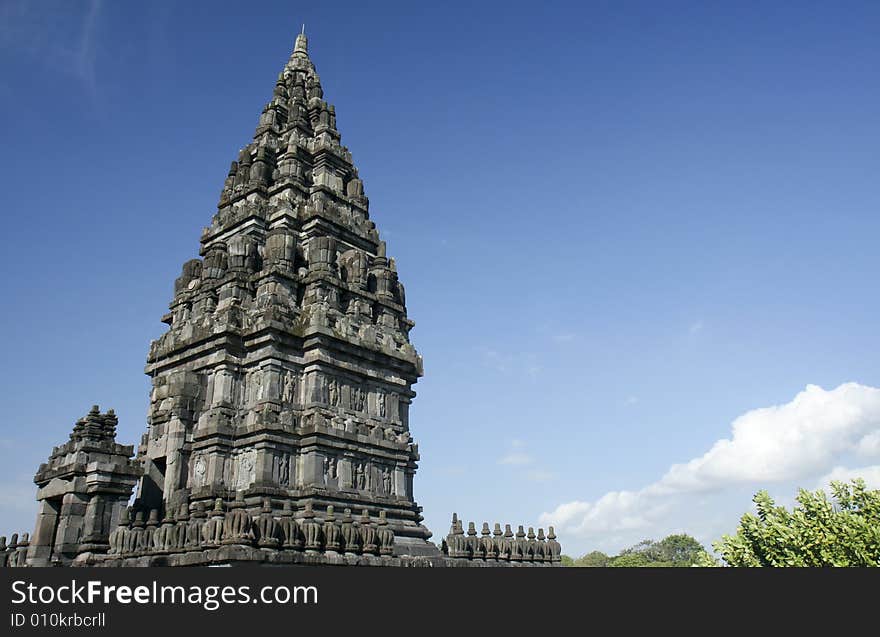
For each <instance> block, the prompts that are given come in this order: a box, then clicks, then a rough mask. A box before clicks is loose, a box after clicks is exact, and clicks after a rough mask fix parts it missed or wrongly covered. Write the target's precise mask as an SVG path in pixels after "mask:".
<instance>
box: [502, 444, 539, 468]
mask: <svg viewBox="0 0 880 637" xmlns="http://www.w3.org/2000/svg"><path fill="white" fill-rule="evenodd" d="M509 446H510V450H509V451H508V452H507V453H506V454H505V455H504V456H502V457H501V458H499V459H498V464H511V465H520V466H521V465H526V464H531V463H532V457H531V456H530V455H529V454H528V453H527V452H526V450H525V446H526V445H525V443H524V442H523V441H522V440H511V441H510V444H509Z"/></svg>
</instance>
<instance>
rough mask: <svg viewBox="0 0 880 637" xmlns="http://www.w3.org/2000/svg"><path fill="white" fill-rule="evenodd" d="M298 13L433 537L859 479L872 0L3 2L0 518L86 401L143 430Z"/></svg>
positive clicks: (738, 502) (699, 514)
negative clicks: (362, 223)
mask: <svg viewBox="0 0 880 637" xmlns="http://www.w3.org/2000/svg"><path fill="white" fill-rule="evenodd" d="M303 22H304V23H305V24H306V29H307V33H308V35H309V39H310V52H311V56H312V59H313V60H314V62H315V64H316V66H317V68H318V71H319V73H320V74H321V79H322V83H323V85H324V89H325V96H326V98H327V99H328V100H329V101H330V102H332V103H334V104H335V105H336V110H337V115H338V125H339V128H340V131H341V132H342V135H343V143H345V144H346V145H347V146H348V147H349V148H350V149H351V151H352V153H353V155H354V159H355V162H356V164H357V165H358V167H359V168H360V174H361V176H362V177H363V178H364V180H365V187H366V192H367V194H368V195H369V197H370V200H371V214H372V217H373V219H374V220H375V221H376V223H377V225H378V227H379V229H380V232H381V235H382V237H383V238H384V239H385V240H386V241H387V242H388V250H389V254H390V255H391V256H394V257H395V258H396V259H397V263H398V268H399V271H400V275H401V279H402V280H403V281H404V283H405V284H406V286H407V302H408V306H409V314H410V316H411V317H412V318H413V319H414V320H415V321H416V327H415V329H414V330H413V332H412V339H413V342H414V344H415V345H416V347H417V348H418V349H419V351H420V353H421V354H422V355H423V356H424V359H425V376H424V378H423V379H421V380H420V381H419V383H418V385H417V386H416V390H417V392H418V397H417V398H416V400H415V402H414V405H413V410H412V418H411V422H412V430H413V435H414V437H415V438H416V440H417V441H418V442H419V444H420V449H421V453H422V461H421V468H420V470H419V473H418V475H417V478H416V486H415V488H416V497H417V500H418V501H419V503H420V504H421V505H422V506H423V507H424V509H425V516H426V521H427V524H428V525H429V527H430V528H431V529H432V530H433V531H434V533H435V539H439V536H441V535H445V533H446V532H447V529H448V525H449V522H448V520H449V517H450V514H451V513H452V511H457V512H458V513H459V514H460V515H462V516H463V517H464V519H465V520H471V519H473V520H474V521H477V522H482V521H483V520H486V521H489V522H494V521H496V520H497V521H499V522H502V523H503V522H510V523H515V524H519V523H523V524H527V525H529V524H534V525H535V526H537V525H538V523H539V521H540V522H541V523H543V524H546V523H547V522H550V521H554V522H556V524H557V525H558V526H559V527H560V529H562V530H563V532H562V533H561V534H560V535H561V541H562V543H563V547H564V550H565V551H566V552H568V553H571V554H579V553H583V552H585V551H587V550H590V549H592V548H603V549H605V550H608V551H614V550H617V549H620V548H622V547H624V546H626V545H628V544H632V543H635V542H636V541H638V540H640V539H642V538H643V537H661V536H662V535H665V534H666V533H669V532H673V531H686V532H690V533H692V534H694V535H696V536H697V537H698V538H699V539H700V540H701V541H704V542H709V541H711V540H714V539H717V538H718V537H719V536H720V534H721V533H724V532H731V531H733V530H734V528H735V526H736V522H737V520H738V517H739V515H740V514H741V513H742V512H743V511H745V510H747V509H748V508H749V507H750V502H749V499H750V496H751V494H752V493H754V491H755V490H757V489H758V488H761V487H766V488H768V489H770V491H771V493H773V494H774V495H777V496H778V497H779V498H780V499H781V500H783V501H790V499H791V496H793V495H794V490H795V488H796V487H797V486H804V487H807V488H815V487H818V486H820V485H821V484H823V483H824V481H825V480H826V479H827V478H828V476H829V475H832V474H833V475H835V476H846V475H852V474H853V472H855V473H856V474H859V475H865V476H867V477H869V478H871V476H876V477H877V478H880V468H878V464H880V433H877V432H878V431H880V405H878V402H880V401H878V399H877V392H880V390H876V389H874V388H875V387H878V386H880V369H878V366H877V364H876V362H875V358H876V357H875V356H874V352H876V351H877V349H878V344H880V343H878V330H877V316H878V311H880V302H878V300H877V295H876V294H875V293H874V290H875V282H876V276H877V272H878V265H880V263H878V260H880V257H878V251H877V249H876V245H877V243H876V237H877V236H878V230H880V214H878V204H880V190H878V188H877V174H878V170H880V155H878V153H877V148H878V143H877V142H878V136H880V119H878V117H877V113H878V112H880V85H878V82H877V75H876V69H877V68H878V66H880V51H878V49H877V45H876V34H877V33H878V32H880V6H878V5H877V4H876V3H869V2H864V3H860V2H846V3H835V4H833V5H831V4H829V3H819V2H775V3H770V4H769V5H768V4H767V3H757V2H756V3H752V2H737V3H702V2H662V3H655V2H613V3H612V2H601V3H600V2H585V3H573V2H572V3H554V2H547V3H541V4H540V5H537V4H535V3H529V4H517V3H512V2H504V3H480V4H479V5H478V6H471V4H469V3H461V4H458V5H456V4H454V3H442V4H439V3H438V4H435V5H430V6H428V5H425V4H423V3H411V2H409V3H369V4H368V3H333V4H332V5H331V4H328V3H314V2H309V3H305V2H303V3H300V2H263V3H260V4H259V6H258V7H257V6H254V5H247V4H246V3H240V2H230V3H219V2H212V3H208V2H204V3H195V2H193V3H180V4H178V3H171V2H167V3H166V2H151V3H133V2H131V3H121V2H120V3H115V2H113V3H111V2H98V1H94V2H87V1H82V2H74V1H71V2H61V1H57V2H50V1H44V2H24V1H17V0H5V1H3V2H0V121H2V124H0V126H2V127H3V139H4V140H5V142H6V143H5V144H4V151H5V152H4V153H3V154H2V157H0V174H2V175H3V184H4V187H3V194H4V199H5V200H4V205H3V206H2V209H3V216H4V229H5V241H4V250H2V251H0V263H2V267H3V270H4V272H5V276H4V277H3V280H2V283H0V286H2V290H0V292H2V298H3V299H4V310H5V311H4V312H2V314H0V327H2V333H3V335H4V336H5V346H4V360H5V364H4V365H3V366H2V369H0V387H2V396H3V403H4V406H5V412H6V416H5V418H3V419H2V420H3V424H0V450H2V457H3V463H2V465H0V483H2V484H3V485H6V489H5V490H4V491H3V492H2V493H0V521H2V522H3V524H2V527H3V528H2V529H0V532H5V533H7V534H8V533H11V532H14V531H21V530H30V528H31V527H32V525H33V516H34V513H35V505H34V504H33V501H32V498H33V493H34V487H33V485H32V483H31V478H32V476H33V473H34V471H35V470H36V468H37V466H38V465H39V463H40V462H43V461H44V460H45V458H46V456H47V455H48V453H49V451H50V450H51V447H52V446H53V445H56V444H60V443H61V442H63V441H65V440H66V438H67V435H68V433H69V431H70V429H71V427H72V425H73V422H74V421H75V420H76V419H77V418H79V417H80V416H82V415H84V414H85V413H86V411H87V410H88V408H89V406H90V405H92V404H93V403H99V404H100V405H101V406H102V407H111V406H112V407H114V408H115V409H116V411H117V412H118V413H119V415H120V420H121V422H120V428H119V438H120V439H121V440H123V441H126V442H129V443H135V442H137V440H138V439H139V437H140V435H141V433H142V432H143V430H144V429H145V426H146V425H145V415H146V410H147V403H148V387H149V383H148V379H147V378H146V376H144V375H143V366H144V362H145V358H146V353H147V348H148V345H149V342H150V340H151V339H153V338H156V337H157V336H159V335H160V334H161V333H162V331H163V328H164V327H165V326H164V325H162V324H161V323H160V322H159V319H160V317H161V316H162V314H163V313H164V312H165V311H166V308H167V303H168V302H169V301H170V299H171V294H172V285H173V281H174V278H175V277H176V276H177V275H178V274H179V270H180V266H181V264H182V263H183V262H184V261H185V260H187V259H190V258H192V257H194V256H196V254H197V249H198V238H199V233H200V231H201V228H202V227H203V226H204V225H206V224H207V223H208V222H209V220H210V217H211V215H212V214H213V211H214V210H215V206H216V202H217V198H218V196H219V192H220V188H221V186H222V183H223V179H224V177H225V174H226V170H227V169H228V166H229V162H230V161H231V160H233V159H235V158H236V156H237V151H238V149H239V148H240V147H241V146H242V145H243V144H245V143H246V142H247V141H248V140H249V139H250V137H251V135H252V133H253V130H254V127H255V125H256V123H257V119H258V116H259V114H260V111H261V109H262V107H263V105H264V103H265V102H266V100H267V99H268V98H269V97H270V95H271V92H272V88H273V85H274V80H275V77H276V76H277V73H278V71H279V70H280V68H281V67H282V66H283V64H284V62H285V60H286V59H287V56H288V55H289V53H290V50H291V49H292V46H293V40H294V37H295V35H296V33H297V32H298V31H299V27H300V24H301V23H303ZM848 382H849V383H857V385H844V386H842V387H841V385H842V384H843V383H848ZM810 386H815V387H810ZM774 405H779V406H783V407H780V408H779V409H776V410H765V411H758V412H756V411H754V410H756V409H759V408H764V407H770V406H774ZM740 417H743V418H744V419H745V420H743V418H740ZM738 418H740V420H739V421H737V419H738ZM735 421H736V422H739V423H742V422H746V424H745V425H742V424H741V425H740V426H739V427H738V428H737V429H736V431H733V430H732V423H734V422H735ZM743 432H745V433H743ZM724 440H729V441H730V443H729V444H724V443H723V441H724ZM719 441H722V443H721V444H720V449H721V451H718V452H713V451H712V450H713V449H716V448H719V447H718V446H717V444H718V443H719ZM875 443H876V444H875ZM713 445H714V447H713ZM725 449H727V451H725ZM731 450H732V451H731ZM728 451H729V453H728ZM725 454H726V455H725ZM731 454H732V455H731ZM756 459H757V460H756ZM691 461H694V462H691ZM752 461H755V462H758V464H757V465H755V466H752V465H751V464H750V462H752ZM687 463H691V464H690V465H688V464H687ZM676 464H679V465H682V466H685V467H690V468H689V469H686V470H672V469H671V467H672V466H673V465H676ZM732 467H733V468H732ZM774 467H783V468H784V470H779V471H775V470H773V468H774ZM681 471H685V473H686V474H687V475H685V476H684V477H682V474H681ZM664 476H666V478H664ZM669 476H672V477H669ZM658 485H659V486H658ZM786 499H788V500H786Z"/></svg>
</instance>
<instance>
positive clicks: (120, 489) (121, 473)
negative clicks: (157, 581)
mask: <svg viewBox="0 0 880 637" xmlns="http://www.w3.org/2000/svg"><path fill="white" fill-rule="evenodd" d="M117 423H118V419H117V418H116V414H114V413H113V410H112V409H111V410H109V411H108V412H107V413H105V414H102V413H101V412H100V411H99V409H98V406H97V405H95V406H94V407H92V409H91V411H90V412H89V413H88V415H86V416H85V417H84V418H81V419H80V420H78V421H77V422H76V425H74V427H73V433H71V434H70V440H69V441H68V442H67V443H65V444H63V445H61V446H60V447H55V448H54V449H53V450H52V455H50V456H49V461H48V462H47V463H45V464H42V465H40V468H39V470H38V471H37V475H36V476H35V477H34V482H36V483H37V486H38V487H39V490H38V491H37V500H38V501H39V503H40V509H39V512H38V513H37V524H36V527H35V528H34V532H33V535H32V536H31V538H30V546H29V547H28V552H27V561H28V564H29V565H30V566H50V565H52V564H57V563H64V562H68V561H71V560H73V559H75V558H76V556H77V555H80V554H83V553H88V552H92V551H94V552H98V553H104V552H106V551H107V550H108V549H109V548H110V545H109V544H108V536H109V534H110V531H111V530H112V526H111V525H112V524H113V523H114V522H115V521H116V520H118V519H119V516H120V514H121V511H122V510H124V509H125V508H126V507H127V506H128V500H129V498H130V497H131V493H132V488H133V487H134V485H135V482H136V481H137V479H138V477H139V476H140V474H141V471H140V466H139V465H138V464H137V463H136V462H135V461H134V460H132V459H131V456H132V454H133V453H134V448H133V447H131V446H127V447H126V446H123V445H120V444H118V443H117V442H116V425H117Z"/></svg>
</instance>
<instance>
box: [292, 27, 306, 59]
mask: <svg viewBox="0 0 880 637" xmlns="http://www.w3.org/2000/svg"><path fill="white" fill-rule="evenodd" d="M293 54H294V55H295V56H301V57H308V55H309V39H308V38H307V37H306V25H303V26H302V32H300V34H299V35H298V36H296V43H295V44H294V45H293Z"/></svg>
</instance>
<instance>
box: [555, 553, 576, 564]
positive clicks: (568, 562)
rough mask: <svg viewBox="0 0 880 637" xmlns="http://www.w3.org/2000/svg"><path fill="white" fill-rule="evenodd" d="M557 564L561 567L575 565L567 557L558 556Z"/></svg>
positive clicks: (569, 557)
mask: <svg viewBox="0 0 880 637" xmlns="http://www.w3.org/2000/svg"><path fill="white" fill-rule="evenodd" d="M559 563H560V564H561V565H562V566H574V565H575V564H574V560H573V559H572V558H571V556H569V555H560V556H559Z"/></svg>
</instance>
